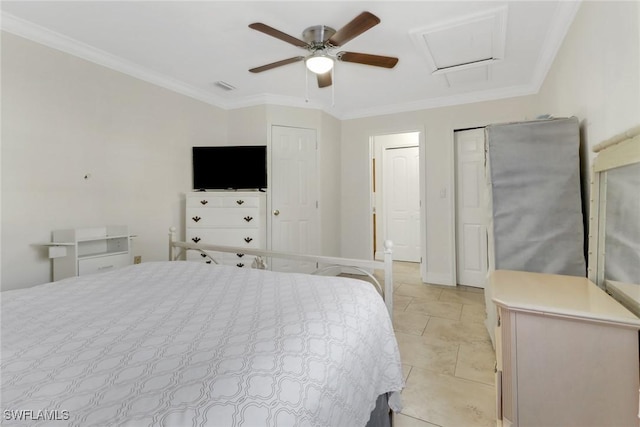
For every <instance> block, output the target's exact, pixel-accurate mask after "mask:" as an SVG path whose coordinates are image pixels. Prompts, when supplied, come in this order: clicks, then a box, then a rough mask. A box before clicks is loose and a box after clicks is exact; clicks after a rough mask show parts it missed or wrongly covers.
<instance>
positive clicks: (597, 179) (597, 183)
mask: <svg viewBox="0 0 640 427" xmlns="http://www.w3.org/2000/svg"><path fill="white" fill-rule="evenodd" d="M593 151H594V152H595V153H597V156H596V158H595V159H594V161H593V165H592V169H591V198H590V201H589V205H590V212H589V251H588V268H587V276H588V277H589V280H591V281H592V282H594V283H595V284H596V285H598V286H599V287H600V288H602V289H605V288H606V283H605V279H604V271H605V265H604V262H605V261H604V260H605V254H604V239H605V233H604V231H605V222H606V215H605V213H606V209H605V207H606V199H607V196H606V182H607V174H606V173H604V172H607V171H608V170H611V169H615V168H619V167H621V166H627V165H631V164H634V163H640V125H639V126H636V127H634V128H631V129H630V130H628V131H626V132H624V133H622V134H619V135H616V136H614V137H613V138H610V139H608V140H606V141H604V142H601V143H600V144H598V145H596V146H595V147H593Z"/></svg>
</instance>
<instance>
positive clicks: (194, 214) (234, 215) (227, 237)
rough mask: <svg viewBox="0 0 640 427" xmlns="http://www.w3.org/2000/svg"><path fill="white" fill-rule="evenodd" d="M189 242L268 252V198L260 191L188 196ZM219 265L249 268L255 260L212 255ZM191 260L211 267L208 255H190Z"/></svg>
mask: <svg viewBox="0 0 640 427" xmlns="http://www.w3.org/2000/svg"><path fill="white" fill-rule="evenodd" d="M185 222H186V224H185V228H186V234H187V241H188V242H190V243H191V242H193V243H196V244H198V243H203V244H204V243H206V244H210V245H220V246H233V247H239V248H247V249H265V248H266V228H267V224H266V196H265V193H263V192H259V191H211V192H208V191H197V192H193V193H187V197H186V212H185ZM209 254H210V255H211V256H212V257H213V258H214V259H215V260H216V261H217V262H219V263H220V264H225V265H235V266H236V267H240V268H243V267H244V268H249V267H251V264H252V262H253V259H254V258H255V257H254V256H250V255H245V254H244V253H241V252H240V253H236V254H229V253H223V252H209ZM187 259H188V260H202V261H204V262H208V263H211V259H210V258H208V257H207V256H206V255H204V254H201V253H198V252H196V251H189V252H188V253H187Z"/></svg>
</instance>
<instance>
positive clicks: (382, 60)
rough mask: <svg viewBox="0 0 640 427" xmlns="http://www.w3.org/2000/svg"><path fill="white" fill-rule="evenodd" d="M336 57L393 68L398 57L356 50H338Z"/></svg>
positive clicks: (347, 60)
mask: <svg viewBox="0 0 640 427" xmlns="http://www.w3.org/2000/svg"><path fill="white" fill-rule="evenodd" d="M336 58H338V60H340V61H343V62H356V63H358V64H365V65H373V66H374V67H383V68H393V67H395V66H396V64H397V63H398V58H394V57H392V56H380V55H370V54H368V53H358V52H339V53H338V54H337V55H336Z"/></svg>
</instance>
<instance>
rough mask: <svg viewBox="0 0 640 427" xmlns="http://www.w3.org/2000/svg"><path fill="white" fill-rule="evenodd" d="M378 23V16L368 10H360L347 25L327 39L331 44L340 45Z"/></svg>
mask: <svg viewBox="0 0 640 427" xmlns="http://www.w3.org/2000/svg"><path fill="white" fill-rule="evenodd" d="M379 23H380V18H378V17H377V16H375V15H374V14H372V13H370V12H362V13H361V14H360V15H358V16H356V17H355V18H354V19H353V20H351V22H349V23H348V24H347V25H345V26H344V27H342V28H340V29H339V30H338V31H337V32H336V33H335V34H334V35H333V36H331V38H329V40H328V41H329V43H330V44H331V45H333V46H342V45H343V44H345V43H346V42H348V41H349V40H351V39H353V38H355V37H358V36H359V35H360V34H362V33H364V32H365V31H367V30H368V29H369V28H371V27H374V26H376V25H378V24H379Z"/></svg>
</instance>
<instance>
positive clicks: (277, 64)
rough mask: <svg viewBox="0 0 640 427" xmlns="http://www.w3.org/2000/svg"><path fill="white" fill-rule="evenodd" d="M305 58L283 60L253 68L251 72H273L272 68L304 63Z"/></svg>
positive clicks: (296, 57) (295, 57)
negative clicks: (299, 62)
mask: <svg viewBox="0 0 640 427" xmlns="http://www.w3.org/2000/svg"><path fill="white" fill-rule="evenodd" d="M303 59H304V56H294V57H293V58H289V59H283V60H282V61H277V62H272V63H271V64H267V65H263V66H261V67H256V68H252V69H250V70H249V71H250V72H252V73H261V72H263V71H267V70H271V69H272V68H276V67H282V66H283V65H288V64H293V63H294V62H298V61H302V60H303Z"/></svg>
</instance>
